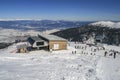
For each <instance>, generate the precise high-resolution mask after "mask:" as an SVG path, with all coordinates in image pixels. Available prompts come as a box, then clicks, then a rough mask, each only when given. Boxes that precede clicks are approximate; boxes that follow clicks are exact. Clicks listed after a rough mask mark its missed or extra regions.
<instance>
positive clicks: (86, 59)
mask: <svg viewBox="0 0 120 80" xmlns="http://www.w3.org/2000/svg"><path fill="white" fill-rule="evenodd" d="M13 46H15V45H12V46H10V47H8V48H6V49H2V50H0V79H1V80H120V63H119V62H120V55H117V57H116V58H115V59H114V58H113V56H106V57H104V52H105V51H106V50H103V49H102V47H99V46H89V45H87V44H83V43H75V42H69V43H68V48H67V50H61V51H53V52H48V51H45V50H36V51H31V52H29V53H16V54H15V53H10V52H9V51H10V50H11V49H10V48H13V49H14V47H13ZM103 46H105V48H107V50H108V49H109V50H110V49H111V47H116V46H109V45H103ZM75 47H77V48H75ZM98 48H99V50H97V49H98ZM94 49H96V51H94ZM117 49H118V50H120V47H119V48H117ZM117 49H116V50H117ZM72 51H76V52H77V53H76V54H75V53H74V54H73V53H72ZM91 53H92V54H91Z"/></svg>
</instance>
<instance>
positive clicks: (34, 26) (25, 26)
mask: <svg viewBox="0 0 120 80" xmlns="http://www.w3.org/2000/svg"><path fill="white" fill-rule="evenodd" d="M89 23H91V22H90V21H64V20H57V21H54V20H20V19H19V20H0V28H7V29H19V30H37V31H44V30H50V29H56V28H57V29H67V28H72V27H78V26H81V25H85V24H89Z"/></svg>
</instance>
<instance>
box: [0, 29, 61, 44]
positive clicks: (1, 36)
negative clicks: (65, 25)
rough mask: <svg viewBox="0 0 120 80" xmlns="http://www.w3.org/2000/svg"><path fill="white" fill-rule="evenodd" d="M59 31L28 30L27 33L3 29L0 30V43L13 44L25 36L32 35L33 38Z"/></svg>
mask: <svg viewBox="0 0 120 80" xmlns="http://www.w3.org/2000/svg"><path fill="white" fill-rule="evenodd" d="M57 31H59V29H53V30H49V31H43V32H40V31H35V30H27V31H21V30H17V29H3V28H0V43H2V42H9V43H12V42H14V41H15V37H16V36H25V35H31V36H37V35H38V34H41V33H45V34H50V33H53V32H57Z"/></svg>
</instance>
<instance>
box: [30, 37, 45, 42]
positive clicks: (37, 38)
mask: <svg viewBox="0 0 120 80" xmlns="http://www.w3.org/2000/svg"><path fill="white" fill-rule="evenodd" d="M30 38H32V39H33V40H35V41H43V40H42V39H41V38H39V37H38V36H32V37H30Z"/></svg>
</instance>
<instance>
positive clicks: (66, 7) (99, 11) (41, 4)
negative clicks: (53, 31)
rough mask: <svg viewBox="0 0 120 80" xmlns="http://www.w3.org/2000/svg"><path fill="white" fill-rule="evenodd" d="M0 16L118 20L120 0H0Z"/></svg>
mask: <svg viewBox="0 0 120 80" xmlns="http://www.w3.org/2000/svg"><path fill="white" fill-rule="evenodd" d="M0 18H1V19H15V18H24V19H27V18H31V19H51V20H80V21H91V20H120V0H0Z"/></svg>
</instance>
